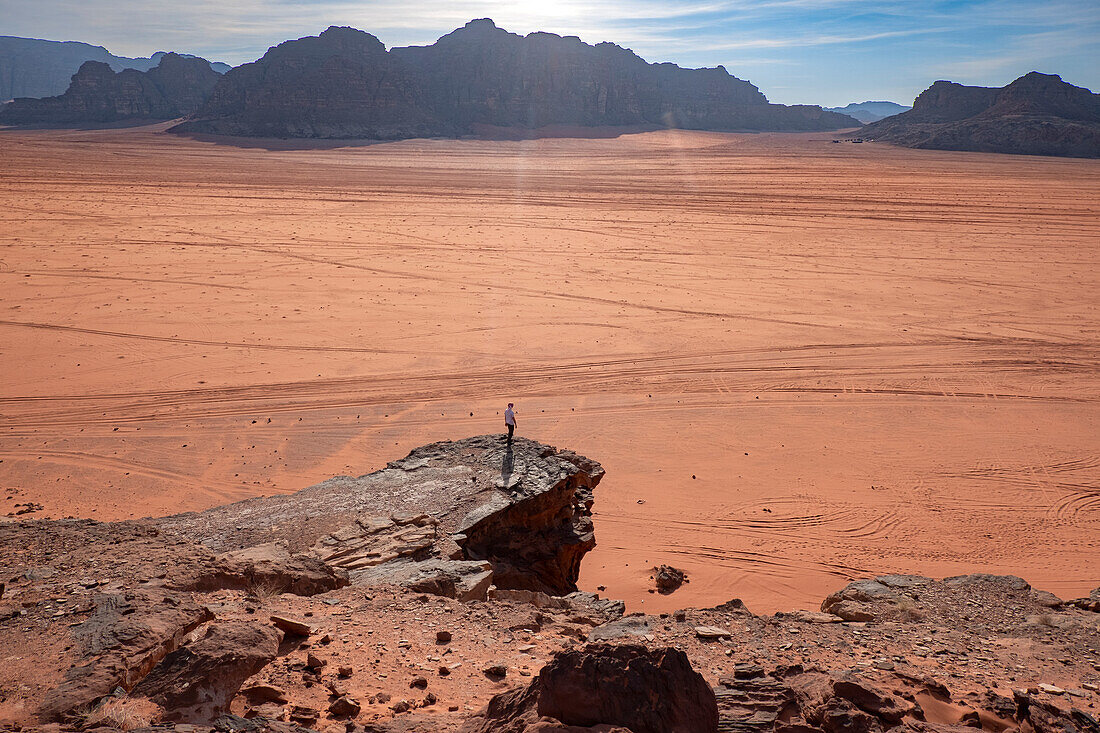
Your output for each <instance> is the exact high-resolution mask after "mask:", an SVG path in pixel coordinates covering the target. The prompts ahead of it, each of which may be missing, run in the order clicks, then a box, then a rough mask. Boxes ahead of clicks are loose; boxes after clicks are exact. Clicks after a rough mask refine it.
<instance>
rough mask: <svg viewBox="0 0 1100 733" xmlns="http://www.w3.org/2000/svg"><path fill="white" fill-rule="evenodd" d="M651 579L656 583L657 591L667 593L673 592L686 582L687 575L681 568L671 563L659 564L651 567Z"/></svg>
mask: <svg viewBox="0 0 1100 733" xmlns="http://www.w3.org/2000/svg"><path fill="white" fill-rule="evenodd" d="M653 572H654V576H653V581H654V583H656V585H657V592H658V593H660V594H661V595H666V596H667V595H668V594H669V593H673V592H675V591H676V590H677V589H678V588H679V587H680V586H681V585H683V584H684V583H686V582H687V576H686V575H685V574H684V571H683V570H680V569H679V568H674V567H672V566H671V565H661V566H659V567H656V568H654V569H653Z"/></svg>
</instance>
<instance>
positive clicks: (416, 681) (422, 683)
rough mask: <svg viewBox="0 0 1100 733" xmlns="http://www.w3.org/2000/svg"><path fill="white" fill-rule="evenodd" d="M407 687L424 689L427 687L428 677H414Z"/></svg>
mask: <svg viewBox="0 0 1100 733" xmlns="http://www.w3.org/2000/svg"><path fill="white" fill-rule="evenodd" d="M409 687H418V688H420V689H421V690H426V689H428V678H427V677H414V678H413V681H412V682H410V683H409Z"/></svg>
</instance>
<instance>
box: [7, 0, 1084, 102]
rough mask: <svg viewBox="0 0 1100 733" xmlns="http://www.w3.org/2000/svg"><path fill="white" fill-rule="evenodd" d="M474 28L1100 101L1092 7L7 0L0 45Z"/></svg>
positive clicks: (401, 36) (648, 53)
mask: <svg viewBox="0 0 1100 733" xmlns="http://www.w3.org/2000/svg"><path fill="white" fill-rule="evenodd" d="M482 17H491V18H493V19H494V20H495V21H496V22H497V25H499V26H501V27H503V28H506V29H508V30H511V31H514V32H517V33H528V32H530V31H534V30H544V31H551V32H554V33H560V34H562V35H577V36H580V37H581V38H582V39H583V40H585V41H588V42H592V43H595V42H598V41H604V40H607V41H613V42H615V43H618V44H620V45H623V46H627V47H629V48H632V49H634V50H635V51H636V52H637V53H638V54H640V55H641V56H642V57H643V58H645V59H646V60H648V61H673V62H676V63H679V64H681V65H684V66H715V65H718V64H723V65H725V67H726V68H727V69H728V70H729V71H730V73H732V74H734V75H736V76H738V77H740V78H742V79H748V80H749V81H751V82H753V83H754V84H756V85H757V86H758V87H760V89H761V91H763V92H764V93H765V94H766V95H767V96H768V98H769V99H770V100H771V101H773V102H781V103H784V104H797V103H803V104H823V105H829V106H834V105H842V104H845V103H847V102H850V101H864V100H868V99H888V100H893V101H897V102H901V103H904V104H908V103H910V102H911V101H912V99H913V97H914V96H915V95H916V94H917V93H919V92H920V91H921V90H922V89H924V88H925V87H927V86H928V85H929V84H931V83H932V82H933V81H935V80H936V79H951V80H953V81H958V82H962V83H965V84H982V85H987V86H993V85H996V86H1000V85H1003V84H1005V83H1007V82H1009V81H1011V80H1012V79H1015V78H1016V77H1018V76H1020V75H1021V74H1024V73H1026V72H1028V71H1031V70H1037V71H1043V72H1046V73H1054V74H1060V75H1061V76H1062V78H1063V79H1065V80H1066V81H1068V82H1070V83H1073V84H1077V85H1079V86H1085V87H1088V88H1090V89H1092V90H1093V91H1100V0H1075V1H1072V2H1069V1H1063V0H1051V1H1050V2H1026V1H1023V0H943V1H942V2H936V1H933V0H909V1H906V0H735V1H730V2H725V1H723V0H664V1H662V0H618V1H617V2H611V1H609V0H561V1H560V2H550V1H543V0H515V1H513V2H489V1H487V0H472V1H466V0H418V1H417V2H416V3H409V2H407V0H406V1H401V0H355V1H354V2H352V1H351V0H183V1H182V2H181V1H180V0H172V2H165V1H163V0H0V35H15V36H30V37H35V38H49V39H54V40H79V41H87V42H90V43H95V44H99V45H103V46H106V47H107V48H108V49H109V50H110V51H112V52H113V53H116V54H119V55H126V56H139V55H140V56H147V55H149V54H150V53H152V52H153V51H157V50H176V51H185V52H190V53H196V54H199V55H202V56H205V57H207V58H209V59H211V60H220V61H226V62H229V63H232V64H238V63H243V62H246V61H251V60H254V59H255V58H257V57H259V56H260V55H262V54H263V52H264V51H265V50H266V49H267V47H268V46H271V45H273V44H276V43H279V42H281V41H283V40H286V39H288V38H297V37H300V36H304V35H314V34H316V33H317V32H319V31H321V30H323V29H324V28H326V27H328V26H329V25H351V26H354V27H356V28H361V29H363V30H366V31H369V32H371V33H373V34H374V35H376V36H378V37H379V38H380V39H381V40H382V41H383V42H384V43H385V44H386V45H387V46H401V45H409V44H422V43H431V42H432V41H434V40H435V39H436V38H438V37H439V36H440V35H442V34H444V33H446V32H449V31H451V30H453V29H454V28H456V27H458V26H460V25H462V24H463V23H465V22H466V21H467V20H470V19H471V18H482Z"/></svg>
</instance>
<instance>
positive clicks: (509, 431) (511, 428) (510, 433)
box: [507, 425, 516, 443]
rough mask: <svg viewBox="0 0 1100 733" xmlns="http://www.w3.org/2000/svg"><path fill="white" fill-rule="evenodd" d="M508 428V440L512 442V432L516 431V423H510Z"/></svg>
mask: <svg viewBox="0 0 1100 733" xmlns="http://www.w3.org/2000/svg"><path fill="white" fill-rule="evenodd" d="M507 428H508V442H509V443H511V442H512V433H514V432H515V430H516V426H515V425H508V426H507Z"/></svg>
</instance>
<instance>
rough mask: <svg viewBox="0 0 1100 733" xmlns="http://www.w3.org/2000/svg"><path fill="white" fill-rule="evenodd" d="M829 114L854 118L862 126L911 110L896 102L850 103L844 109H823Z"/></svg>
mask: <svg viewBox="0 0 1100 733" xmlns="http://www.w3.org/2000/svg"><path fill="white" fill-rule="evenodd" d="M823 109H827V110H829V111H830V112H839V113H840V114H842V115H848V116H850V117H855V118H856V119H857V120H859V121H860V122H862V123H863V124H867V123H869V122H878V121H879V120H881V119H883V118H884V117H892V116H894V115H896V114H901V113H902V112H908V111H909V110H911V109H913V108H912V107H906V106H905V105H903V104H898V103H897V102H852V103H851V104H848V105H846V106H844V107H824V108H823Z"/></svg>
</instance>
